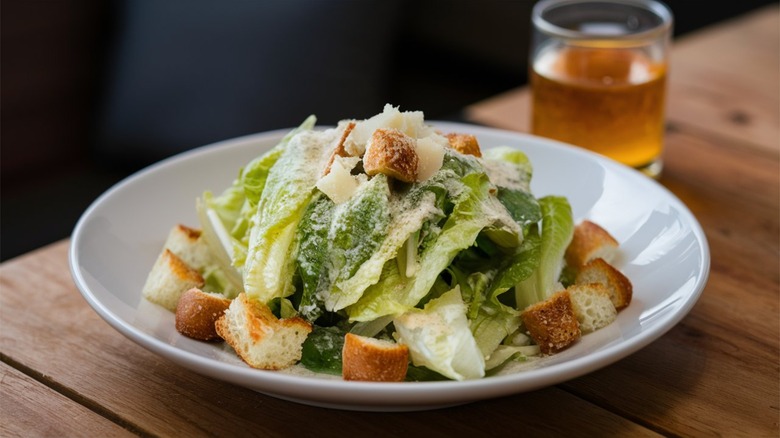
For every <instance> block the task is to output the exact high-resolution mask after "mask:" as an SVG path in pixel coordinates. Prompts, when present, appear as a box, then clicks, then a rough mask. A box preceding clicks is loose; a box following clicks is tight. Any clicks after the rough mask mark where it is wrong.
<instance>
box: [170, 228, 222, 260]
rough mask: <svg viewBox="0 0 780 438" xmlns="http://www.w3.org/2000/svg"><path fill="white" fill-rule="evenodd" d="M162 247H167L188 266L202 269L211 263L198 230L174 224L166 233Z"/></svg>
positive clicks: (205, 245)
mask: <svg viewBox="0 0 780 438" xmlns="http://www.w3.org/2000/svg"><path fill="white" fill-rule="evenodd" d="M163 248H167V249H169V250H170V251H171V252H172V253H174V254H176V256H177V257H179V258H180V259H182V261H184V263H186V264H187V265H188V266H189V267H191V268H193V269H195V270H202V269H203V268H205V267H206V266H208V265H209V264H210V263H211V253H210V252H209V248H208V245H207V244H206V242H205V241H204V240H203V236H202V233H201V231H200V230H197V229H194V228H190V227H187V226H185V225H181V224H179V225H176V226H175V227H173V229H171V231H170V232H169V233H168V238H167V239H166V240H165V244H164V245H163Z"/></svg>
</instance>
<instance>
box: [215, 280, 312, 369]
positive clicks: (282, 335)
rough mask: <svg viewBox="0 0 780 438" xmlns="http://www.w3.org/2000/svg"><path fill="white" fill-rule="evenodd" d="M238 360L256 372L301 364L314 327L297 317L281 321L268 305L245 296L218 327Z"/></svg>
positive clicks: (227, 313)
mask: <svg viewBox="0 0 780 438" xmlns="http://www.w3.org/2000/svg"><path fill="white" fill-rule="evenodd" d="M214 326H215V328H216V330H217V334H219V336H220V337H221V338H222V339H224V340H225V341H226V342H227V343H228V344H229V345H230V346H231V347H233V349H234V350H235V351H236V353H237V354H238V356H239V357H240V358H241V359H242V360H243V361H244V362H246V363H247V365H249V366H251V367H253V368H260V369H264V370H280V369H284V368H287V367H289V366H292V365H294V364H295V363H296V362H298V361H299V360H301V353H302V349H303V341H305V340H306V337H307V336H308V335H309V333H311V330H312V326H311V324H309V323H308V322H306V321H305V320H304V319H303V318H301V317H299V316H295V317H292V318H287V319H278V318H276V316H274V314H273V313H272V312H271V309H269V308H268V306H266V305H265V304H263V303H261V302H259V301H257V300H251V299H249V298H248V297H247V296H246V294H245V293H241V294H239V295H238V297H236V298H235V299H234V300H233V301H232V302H231V303H230V306H229V307H228V309H227V310H226V311H225V313H224V314H223V315H222V316H221V317H220V318H219V319H218V320H217V322H216V324H215V325H214Z"/></svg>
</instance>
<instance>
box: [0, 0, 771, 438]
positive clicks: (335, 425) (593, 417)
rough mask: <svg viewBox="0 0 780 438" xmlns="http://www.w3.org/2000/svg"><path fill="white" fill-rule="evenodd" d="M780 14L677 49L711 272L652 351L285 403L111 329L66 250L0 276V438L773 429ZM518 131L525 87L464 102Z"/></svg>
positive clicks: (765, 432) (685, 139)
mask: <svg viewBox="0 0 780 438" xmlns="http://www.w3.org/2000/svg"><path fill="white" fill-rule="evenodd" d="M779 28H780V25H779V24H778V8H777V7H776V6H770V7H767V8H766V9H763V10H760V11H757V12H755V13H751V14H750V15H747V16H744V17H739V18H737V19H735V20H733V21H730V22H726V23H723V24H721V25H718V26H715V27H712V28H709V29H705V30H703V31H701V32H699V33H697V34H694V35H690V36H687V37H685V38H683V39H681V40H680V41H677V42H676V44H675V47H674V53H673V58H672V64H671V65H672V67H671V78H670V81H671V83H670V93H669V100H670V102H669V129H668V133H667V138H666V144H667V149H666V155H665V162H666V167H665V170H664V173H663V177H662V178H661V180H660V182H661V183H662V184H663V185H665V186H666V187H668V188H669V189H670V190H671V191H673V192H674V193H675V194H676V195H677V196H678V197H679V198H680V199H682V200H683V201H684V202H685V203H686V204H687V205H688V207H689V208H690V209H691V210H692V211H693V213H694V214H695V215H696V217H697V218H698V219H699V221H700V222H701V224H702V226H703V227H704V230H705V231H706V234H707V237H708V239H709V243H710V246H711V251H712V272H711V274H710V279H709V283H708V285H707V287H706V289H705V290H704V293H703V295H702V297H701V299H700V301H699V302H698V304H697V305H696V306H695V307H694V308H693V310H692V311H691V312H690V314H689V315H688V316H687V317H686V318H685V319H684V320H683V321H682V322H681V323H680V324H679V325H677V326H676V327H675V328H673V329H672V330H671V331H670V332H668V333H667V334H666V335H664V336H663V337H662V338H660V339H658V340H657V341H656V342H654V343H652V344H651V345H649V346H648V347H646V348H644V349H643V350H641V351H639V352H637V353H635V354H633V355H631V356H629V357H627V358H625V359H623V360H621V361H619V362H618V363H615V364H613V365H611V366H609V367H606V368H604V369H602V370H600V371H597V372H594V373H592V374H589V375H587V376H585V377H581V378H578V379H575V380H572V381H569V382H567V383H564V384H561V385H557V386H554V387H550V388H546V389H543V390H539V391H535V392H530V393H525V394H517V395H514V396H510V397H505V398H501V399H496V400H488V401H483V402H479V403H474V404H469V405H464V406H460V407H453V408H447V409H440V410H433V411H427V412H415V413H392V414H383V413H360V412H349V411H339V410H330V409H322V408H315V407H310V406H305V405H299V404H295V403H291V402H286V401H282V400H278V399H275V398H272V397H268V396H265V395H261V394H258V393H255V392H253V391H251V390H248V389H244V388H242V387H237V386H234V385H231V384H226V383H223V382H220V381H217V380H213V379H210V378H206V377H203V376H201V375H198V374H195V373H194V372H191V371H189V370H186V369H183V368H181V367H179V366H177V365H174V364H173V363H170V362H168V361H167V360H165V359H162V358H161V357H159V356H156V355H155V354H152V353H151V352H149V351H147V350H145V349H143V348H141V347H139V346H138V345H136V344H134V343H133V342H131V341H129V340H128V339H126V338H125V337H123V336H122V335H120V334H119V333H118V332H116V331H114V330H113V329H111V328H110V327H109V326H108V325H107V324H106V323H105V322H104V321H103V320H102V319H100V318H99V317H98V315H97V314H96V313H95V312H94V311H93V310H92V309H91V308H90V307H89V306H88V305H87V303H86V302H85V301H84V299H82V298H81V296H80V295H79V292H78V291H77V289H76V287H75V285H74V284H73V281H72V280H71V277H70V273H69V270H68V262H67V250H68V244H69V243H68V241H67V240H65V241H61V242H58V243H55V244H52V245H50V246H47V247H44V248H42V249H40V250H37V251H33V252H31V253H29V254H26V255H24V256H21V257H18V258H16V259H13V260H10V261H8V262H6V263H4V264H3V265H2V267H1V268H0V287H1V288H2V289H0V294H1V295H0V296H1V301H0V306H1V307H0V312H1V313H0V316H2V320H1V325H0V329H1V333H0V357H2V363H1V364H0V373H1V374H0V376H1V377H0V382H1V383H0V435H1V436H16V435H24V436H47V435H48V436H73V435H76V436H114V435H116V436H121V435H133V434H140V435H163V436H171V435H176V436H200V435H220V436H235V435H246V434H250V433H251V434H255V435H259V436H302V435H306V436H318V437H319V436H341V437H344V436H353V435H354V436H367V435H395V436H398V435H410V436H417V435H421V434H423V433H425V434H428V435H430V436H440V435H448V436H449V435H455V436H461V435H466V434H468V436H490V435H512V436H520V435H521V434H523V433H527V434H531V435H540V434H550V433H552V434H556V435H564V436H574V435H585V436H592V435H599V436H601V435H624V436H635V435H636V436H642V435H656V434H661V435H683V436H691V435H719V434H722V435H726V436H751V437H752V436H777V435H778V433H779V432H780V431H779V429H778V419H779V418H780V413H779V412H778V406H779V405H780V399H779V393H780V391H779V390H778V386H779V383H778V376H779V372H778V366H779V365H780V362H779V358H778V344H779V342H778V334H779V333H780V327H779V323H778V321H779V319H778V296H779V294H778V291H779V289H780V278H779V274H778V270H779V266H780V260H779V258H778V257H779V254H780V249H779V248H778V246H779V241H780V237H779V234H780V231H779V230H778V228H779V227H780V225H779V224H778V222H780V221H779V219H778V215H779V214H780V213H779V211H780V206H779V200H780V193H779V191H780V167H779V165H780V158H779V157H778V151H779V150H780V144H779V142H780V127H779V126H778V125H779V122H780V90H778V87H779V85H778V84H779V76H780V74H779V72H780V65H778V58H779V57H780V56H779V55H780V47H778V46H779V42H780V36H779V35H778V29H779ZM467 113H468V116H469V118H470V119H471V120H473V121H474V122H478V123H482V124H487V125H492V126H497V127H502V128H509V129H515V130H518V131H525V130H526V129H527V120H528V91H527V90H526V89H519V90H517V91H512V92H509V93H507V94H505V95H502V96H498V97H496V98H494V99H490V100H489V101H486V102H483V103H480V104H478V105H474V106H473V107H470V108H468V109H467Z"/></svg>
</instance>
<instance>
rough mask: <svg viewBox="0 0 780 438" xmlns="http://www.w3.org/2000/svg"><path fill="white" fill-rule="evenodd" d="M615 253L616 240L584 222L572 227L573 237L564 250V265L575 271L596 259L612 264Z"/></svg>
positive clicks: (604, 231)
mask: <svg viewBox="0 0 780 438" xmlns="http://www.w3.org/2000/svg"><path fill="white" fill-rule="evenodd" d="M617 252H618V242H617V240H615V238H614V237H612V235H610V234H609V233H608V232H607V231H606V230H605V229H603V228H601V227H600V226H598V225H596V224H595V223H593V222H591V221H587V220H586V221H583V222H582V223H580V224H579V225H577V226H576V227H574V236H573V237H572V239H571V243H570V244H569V246H568V247H567V248H566V254H565V258H566V264H567V265H568V266H569V267H570V268H572V269H574V270H575V271H576V270H577V269H579V268H580V267H582V266H584V265H585V264H586V263H588V262H589V261H591V260H593V259H595V258H598V257H600V258H602V259H604V260H605V261H607V262H608V263H612V262H613V261H614V259H615V257H616V256H617Z"/></svg>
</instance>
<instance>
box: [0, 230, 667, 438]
mask: <svg viewBox="0 0 780 438" xmlns="http://www.w3.org/2000/svg"><path fill="white" fill-rule="evenodd" d="M67 247H68V243H67V242H66V241H63V242H60V243H58V244H55V245H53V246H50V247H47V248H44V249H42V250H40V251H37V252H34V253H31V254H29V255H26V256H24V257H21V258H18V259H14V260H12V261H10V262H7V263H5V264H3V265H2V266H1V267H0V287H2V289H3V290H4V291H17V292H16V293H3V294H2V297H0V298H1V299H2V301H0V306H2V307H1V308H2V309H3V321H4V325H5V327H6V329H5V330H3V332H2V334H0V350H1V351H2V352H3V354H4V355H5V356H7V357H8V358H10V359H12V360H13V361H14V362H15V363H19V364H21V365H23V366H24V367H26V368H29V369H33V370H36V372H38V373H41V374H42V375H44V376H46V379H48V380H50V382H51V384H52V385H56V386H62V387H64V388H69V391H71V392H72V393H73V394H74V397H78V398H79V399H83V402H84V403H88V404H94V405H96V406H101V407H102V409H105V410H107V411H109V412H112V413H113V414H114V415H116V416H117V417H118V418H117V420H118V421H121V422H123V423H126V424H128V425H130V426H132V428H134V429H136V430H138V431H140V432H141V433H143V434H151V435H167V436H170V435H180V436H200V435H225V436H233V435H241V434H244V433H246V431H250V430H251V431H252V432H253V433H254V434H257V435H261V436H300V435H314V434H316V435H317V436H340V437H343V436H349V435H350V434H353V433H354V434H359V435H361V436H364V435H376V434H378V435H385V434H388V433H390V431H395V432H397V433H413V434H426V435H430V436H447V435H450V436H451V435H452V434H460V433H465V434H470V435H472V436H480V435H483V434H493V435H496V436H498V435H506V434H508V433H509V432H510V431H513V430H516V431H520V430H522V431H523V432H526V433H536V434H542V433H550V432H557V433H561V434H569V433H573V432H574V431H578V432H579V433H584V434H585V435H597V434H599V433H600V432H602V431H604V430H613V431H618V432H619V433H621V434H628V435H631V436H650V435H655V432H653V431H651V430H648V429H646V428H644V427H643V426H641V425H639V424H636V423H634V422H632V421H629V420H626V419H625V418H622V417H620V416H619V415H616V414H614V413H612V412H609V411H608V410H605V409H603V408H600V407H598V406H596V405H593V404H591V403H588V402H585V401H583V400H582V399H580V398H578V397H576V396H573V395H571V394H569V393H566V392H564V391H561V390H560V389H557V388H549V389H545V390H542V391H536V392H531V393H527V394H519V395H516V396H512V397H506V398H502V399H498V400H489V401H485V402H481V403H475V404H469V405H464V406H459V407H454V408H447V409H441V410H435V411H429V412H413V413H362V412H349V411H339V410H330V409H323V408H316V407H311V406H305V405H300V404H295V403H291V402H287V401H282V400H278V399H275V398H272V397H269V396H265V395H262V394H259V393H256V392H254V391H251V390H248V389H245V388H242V387H238V386H235V385H232V384H228V383H223V382H220V381H217V380H214V379H210V378H207V377H204V376H201V375H198V374H196V373H193V372H191V371H189V370H186V369H184V368H181V367H179V366H177V365H175V364H173V363H170V362H168V361H167V360H165V359H163V358H160V357H158V356H156V355H154V354H152V353H150V352H149V351H147V350H145V349H143V348H141V347H140V346H138V345H136V344H134V343H132V342H131V341H129V340H127V339H126V338H124V337H123V336H122V335H120V334H119V333H118V332H116V331H114V330H113V329H112V328H111V327H109V326H108V325H107V324H106V323H105V322H104V321H103V320H101V319H100V318H99V317H98V316H97V314H96V313H95V312H94V311H93V310H92V309H91V308H90V307H89V306H88V305H87V304H86V302H85V301H84V300H83V299H82V298H81V296H80V295H79V293H78V291H77V290H76V288H75V286H74V285H73V284H72V282H71V280H70V277H69V274H68V269H67V259H66V257H67ZM31 284H33V285H41V287H35V288H29V287H27V286H26V285H31ZM19 291H25V292H24V293H20V292H19ZM507 418H511V419H512V421H511V422H507ZM303 419H305V421H302V420H303Z"/></svg>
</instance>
